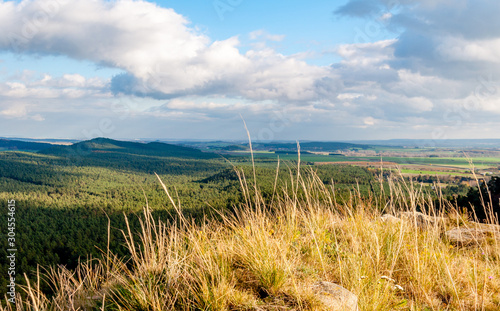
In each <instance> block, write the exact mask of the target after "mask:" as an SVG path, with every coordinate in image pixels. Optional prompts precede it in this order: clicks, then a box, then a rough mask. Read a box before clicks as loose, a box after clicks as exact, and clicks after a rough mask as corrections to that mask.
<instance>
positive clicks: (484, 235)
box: [445, 223, 500, 244]
mask: <svg viewBox="0 0 500 311" xmlns="http://www.w3.org/2000/svg"><path fill="white" fill-rule="evenodd" d="M445 235H446V237H447V238H448V240H450V242H452V243H457V244H473V243H479V242H483V241H485V240H487V239H496V240H497V241H499V242H500V226H498V225H488V224H480V223H472V226H470V227H459V228H455V229H451V230H449V231H446V232H445Z"/></svg>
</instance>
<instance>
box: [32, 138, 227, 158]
mask: <svg viewBox="0 0 500 311" xmlns="http://www.w3.org/2000/svg"><path fill="white" fill-rule="evenodd" d="M40 153H42V154H48V155H57V156H65V155H81V156H89V155H96V154H132V155H147V156H159V157H172V158H184V159H213V158H217V157H218V156H217V155H215V154H213V153H206V152H202V151H200V150H198V149H194V148H189V147H184V146H178V145H172V144H166V143H160V142H150V143H139V142H129V141H119V140H113V139H109V138H95V139H92V140H88V141H83V142H79V143H75V144H73V145H70V146H51V148H47V149H44V150H42V151H41V152H40Z"/></svg>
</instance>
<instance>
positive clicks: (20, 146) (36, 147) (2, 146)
mask: <svg viewBox="0 0 500 311" xmlns="http://www.w3.org/2000/svg"><path fill="white" fill-rule="evenodd" d="M51 147H52V145H51V144H47V143H37V142H28V141H20V140H10V139H0V150H16V151H40V150H44V149H48V148H51Z"/></svg>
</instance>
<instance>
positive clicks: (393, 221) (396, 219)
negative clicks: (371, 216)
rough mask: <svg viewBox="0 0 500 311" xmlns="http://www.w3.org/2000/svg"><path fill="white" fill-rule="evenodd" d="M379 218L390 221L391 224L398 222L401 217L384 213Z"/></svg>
mask: <svg viewBox="0 0 500 311" xmlns="http://www.w3.org/2000/svg"><path fill="white" fill-rule="evenodd" d="M380 220H382V221H383V222H388V223H391V224H396V223H399V222H400V221H401V219H399V218H397V217H395V216H392V215H390V214H384V215H383V216H382V217H380Z"/></svg>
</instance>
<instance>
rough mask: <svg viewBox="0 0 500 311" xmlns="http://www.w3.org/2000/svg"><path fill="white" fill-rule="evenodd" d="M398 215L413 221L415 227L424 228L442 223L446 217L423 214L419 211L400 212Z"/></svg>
mask: <svg viewBox="0 0 500 311" xmlns="http://www.w3.org/2000/svg"><path fill="white" fill-rule="evenodd" d="M398 216H399V217H400V218H402V219H406V220H409V221H415V224H416V225H417V227H419V228H421V229H425V228H427V227H432V226H435V225H440V224H444V222H445V221H446V219H445V218H444V217H437V216H430V215H425V214H422V213H420V212H401V213H399V214H398Z"/></svg>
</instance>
